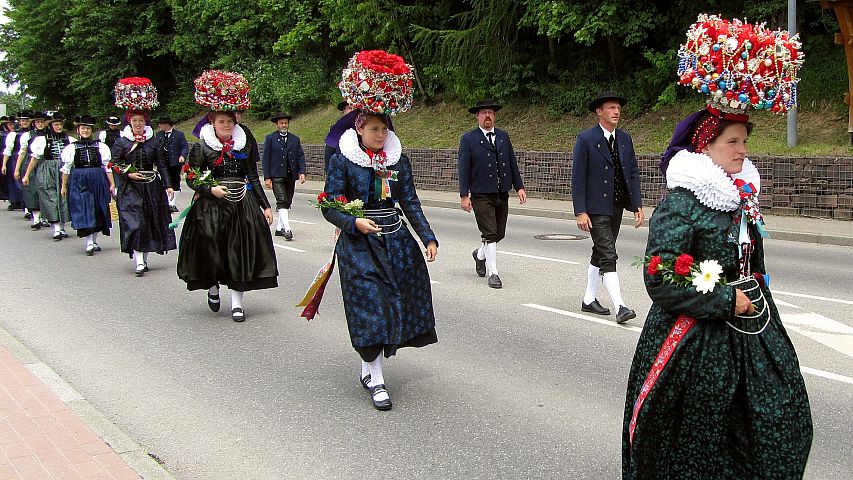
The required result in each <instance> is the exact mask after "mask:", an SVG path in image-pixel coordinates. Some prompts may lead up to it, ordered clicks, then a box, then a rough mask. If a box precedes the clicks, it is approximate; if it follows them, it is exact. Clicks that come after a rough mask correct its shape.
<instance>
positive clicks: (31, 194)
mask: <svg viewBox="0 0 853 480" xmlns="http://www.w3.org/2000/svg"><path fill="white" fill-rule="evenodd" d="M45 117H46V115H45V114H44V113H43V112H32V123H31V124H30V130H29V131H26V132H25V131H23V130H21V134H20V135H19V136H18V165H17V169H16V171H15V180H18V181H20V182H21V192H22V193H23V196H24V208H25V209H26V210H25V212H26V213H25V214H24V217H26V216H27V215H29V218H30V219H31V221H32V223H31V224H30V228H32V229H33V230H39V229H41V227H44V226H50V224H49V223H47V222H43V221H42V218H41V214H40V213H39V210H40V209H41V207H40V205H39V196H38V180H37V178H36V177H35V175H30V176H29V178H27V181H26V182H24V173H25V172H27V171H29V170H28V167H29V164H30V159H31V158H32V153H31V152H30V146H31V145H32V143H33V140H34V139H35V138H36V137H39V136H41V135H44V134H45V133H46V128H45V127H46V125H45V122H44V120H45Z"/></svg>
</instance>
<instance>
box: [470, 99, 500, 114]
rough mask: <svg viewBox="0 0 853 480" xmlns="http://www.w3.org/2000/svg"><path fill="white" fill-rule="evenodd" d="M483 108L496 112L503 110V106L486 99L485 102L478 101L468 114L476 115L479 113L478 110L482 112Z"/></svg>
mask: <svg viewBox="0 0 853 480" xmlns="http://www.w3.org/2000/svg"><path fill="white" fill-rule="evenodd" d="M484 108H489V109H492V110H494V111H496V112H497V111H498V110H500V109H502V108H504V106H503V105H501V104H499V103H497V102H495V101H494V100H492V99H486V100H480V101H479V102H477V103H476V104H474V106H473V107H471V108H469V109H468V112H469V113H473V114H475V115H476V114H477V112H479V111H480V110H482V109H484Z"/></svg>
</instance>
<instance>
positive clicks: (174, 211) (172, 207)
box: [169, 205, 178, 213]
mask: <svg viewBox="0 0 853 480" xmlns="http://www.w3.org/2000/svg"><path fill="white" fill-rule="evenodd" d="M169 211H170V212H172V213H178V207H176V206H174V205H169Z"/></svg>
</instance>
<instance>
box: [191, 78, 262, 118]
mask: <svg viewBox="0 0 853 480" xmlns="http://www.w3.org/2000/svg"><path fill="white" fill-rule="evenodd" d="M195 102H196V103H197V104H199V105H201V106H203V107H210V109H211V110H225V111H234V110H248V109H249V108H251V107H252V102H251V101H250V100H249V82H247V81H246V78H245V77H244V76H243V75H241V74H239V73H235V72H226V71H223V70H207V71H205V72H204V73H202V74H201V75H199V77H198V78H196V79H195Z"/></svg>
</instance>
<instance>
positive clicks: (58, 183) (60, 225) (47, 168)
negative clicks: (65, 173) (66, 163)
mask: <svg viewBox="0 0 853 480" xmlns="http://www.w3.org/2000/svg"><path fill="white" fill-rule="evenodd" d="M64 122H65V116H64V115H62V114H61V113H59V112H52V113H50V114H48V115H47V122H46V123H47V130H46V132H45V134H44V135H39V136H37V137H35V139H34V140H33V142H32V144H31V145H30V153H31V158H30V163H29V164H28V165H27V172H26V173H25V174H24V178H25V179H29V178H30V174H31V173H32V172H33V171H35V176H36V186H37V187H36V188H37V192H38V199H39V205H40V207H41V219H42V220H43V221H47V222H48V223H49V224H50V225H51V226H52V227H53V239H54V240H55V241H59V240H62V239H63V238H68V232H66V231H65V224H66V223H67V222H68V220H69V217H68V204H67V202H66V200H65V197H63V196H62V195H61V194H60V192H61V190H62V177H61V174H60V172H59V164H60V162H61V160H62V159H61V158H60V155H61V154H62V150H63V149H64V148H65V146H66V145H68V144H69V143H71V140H72V138H71V137H69V136H68V135H67V134H66V133H65V132H64V131H63V123H64Z"/></svg>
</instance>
